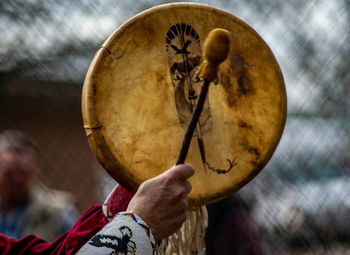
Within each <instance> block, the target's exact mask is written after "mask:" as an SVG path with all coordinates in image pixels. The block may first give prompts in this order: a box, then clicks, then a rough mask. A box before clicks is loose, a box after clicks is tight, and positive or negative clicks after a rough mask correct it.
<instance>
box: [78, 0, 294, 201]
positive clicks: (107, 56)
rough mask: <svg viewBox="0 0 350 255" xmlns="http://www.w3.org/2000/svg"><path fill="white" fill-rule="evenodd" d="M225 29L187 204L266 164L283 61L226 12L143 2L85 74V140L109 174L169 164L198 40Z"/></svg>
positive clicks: (138, 179)
mask: <svg viewBox="0 0 350 255" xmlns="http://www.w3.org/2000/svg"><path fill="white" fill-rule="evenodd" d="M214 28H223V29H226V30H228V31H229V32H230V36H231V43H230V52H229V55H228V58H227V59H226V60H225V61H224V62H223V63H222V64H221V65H220V66H219V68H218V75H217V78H216V81H215V82H213V83H212V84H211V85H210V87H209V92H208V95H207V98H206V100H205V103H204V107H203V111H202V114H201V116H200V119H199V122H198V124H197V126H196V129H195V132H194V135H193V137H192V141H191V145H190V148H189V152H188V155H187V159H186V162H188V163H191V164H192V165H193V166H194V167H195V169H196V172H195V175H194V176H193V177H191V178H190V182H191V183H192V186H193V189H192V191H191V193H190V194H189V198H190V203H191V204H192V205H203V204H207V203H210V202H214V201H217V200H219V199H222V198H224V197H226V196H229V195H230V194H232V193H234V192H235V191H237V190H238V189H239V188H241V187H242V186H243V185H244V184H246V183H247V182H249V181H250V180H251V179H252V178H253V177H254V176H256V175H257V174H258V173H259V171H260V170H261V169H262V168H263V167H264V166H265V165H266V163H267V162H268V160H269V159H270V158H271V156H272V154H273V152H274V151H275V149H276V146H277V144H278V142H279V140H280V138H281V135H282V131H283V128H284V124H285V120H286V109H287V106H286V91H285V86H284V81H283V77H282V73H281V70H280V68H279V66H278V63H277V61H276V59H275V58H274V55H273V54H272V52H271V50H270V48H269V47H268V46H267V44H266V43H265V42H264V40H263V39H262V38H261V37H260V36H259V35H258V34H257V33H256V32H255V31H254V30H253V29H252V28H251V27H250V26H248V25H247V24H246V23H244V22H243V21H241V20H240V19H238V18H236V17H235V16H233V15H232V14H230V13H228V12H225V11H222V10H219V9H216V8H213V7H209V6H207V5H202V4H193V3H175V4H166V5H162V6H157V7H154V8H151V9H149V10H147V11H144V12H142V13H140V14H138V15H136V16H135V17H133V18H132V19H130V20H129V21H127V22H126V23H124V24H123V25H122V26H121V27H119V28H118V29H117V30H116V31H115V32H114V33H113V34H112V35H111V36H110V37H109V38H108V39H107V41H106V42H105V43H104V44H103V46H101V47H100V49H99V50H98V51H97V53H96V55H95V57H94V60H93V62H92V64H91V66H90V68H89V71H88V73H87V75H86V79H85V82H84V88H83V95H82V112H83V119H84V128H85V130H86V135H87V137H88V140H89V142H90V145H91V147H92V149H93V151H94V152H95V154H96V156H97V158H98V159H99V161H100V162H101V164H102V165H103V167H104V168H105V169H106V171H108V173H109V174H110V175H111V176H112V177H113V178H114V179H115V180H116V181H118V182H119V183H120V184H122V185H123V186H124V187H126V188H128V189H130V190H132V191H136V189H137V188H138V186H139V185H140V184H141V183H142V182H143V181H145V180H147V179H149V178H152V177H154V176H156V175H158V174H160V173H162V172H163V171H164V170H166V169H168V168H170V167H171V166H173V165H174V163H175V160H176V158H177V155H178V153H179V150H180V147H181V144H182V140H183V137H184V133H185V129H186V125H187V123H188V121H189V119H190V116H191V113H192V111H193V109H194V107H195V104H196V101H197V98H198V95H199V92H200V88H201V86H202V84H203V79H202V78H201V77H200V76H199V75H198V69H199V67H200V65H201V63H202V60H203V58H202V44H203V41H204V39H205V38H206V36H207V34H208V33H209V32H210V31H211V30H212V29H214Z"/></svg>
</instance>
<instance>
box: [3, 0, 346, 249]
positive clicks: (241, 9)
mask: <svg viewBox="0 0 350 255" xmlns="http://www.w3.org/2000/svg"><path fill="white" fill-rule="evenodd" d="M168 2H170V1H157V0H137V1H136V0H118V1H116V0H101V1H93V0H76V1H55V0H30V1H29V0H28V1H23V0H6V1H0V38H1V39H0V120H1V121H0V131H3V130H6V129H14V128H15V129H19V130H22V131H24V132H25V133H26V134H28V135H29V136H30V137H32V139H33V141H35V143H36V145H37V147H38V149H39V151H40V154H41V156H42V165H43V168H44V171H43V172H42V174H41V175H40V179H41V181H42V182H43V183H45V185H47V186H48V187H50V188H54V189H60V190H66V191H69V192H71V193H72V194H73V195H74V196H75V197H76V199H77V203H78V207H79V209H80V210H81V211H84V210H86V209H87V208H88V207H90V206H91V205H92V204H94V203H99V202H101V201H103V198H104V197H105V195H106V194H107V193H108V192H109V191H110V190H111V188H112V187H113V185H114V182H113V181H112V180H111V178H109V177H108V176H107V174H106V173H105V171H104V170H103V169H102V168H101V166H100V165H99V163H98V162H97V161H96V159H95V156H94V154H93V153H92V151H91V150H90V148H89V145H88V142H87V139H86V137H85V132H84V129H83V123H82V117H81V109H80V105H81V103H80V100H81V90H82V85H83V81H84V77H85V74H86V72H87V69H88V67H89V65H90V63H91V61H92V59H93V57H94V54H95V52H96V51H97V50H98V48H99V46H100V45H101V44H102V43H103V42H104V41H105V40H106V39H107V37H108V36H109V35H110V34H111V33H112V32H113V31H114V30H115V29H117V28H118V27H119V26H120V25H121V24H122V23H124V22H125V21H127V20H128V19H129V18H131V17H132V16H134V15H135V14H137V13H139V12H141V11H143V10H145V9H148V8H150V7H153V6H155V5H159V4H164V3H168ZM193 2H199V3H205V4H209V5H212V6H215V7H218V8H221V9H224V10H226V11H229V12H231V13H232V14H234V15H235V16H237V17H238V18H240V19H242V20H243V21H245V22H246V23H248V24H249V25H250V26H252V27H253V28H254V29H255V30H256V31H257V32H258V33H259V34H260V35H261V36H262V38H263V39H264V40H265V41H266V42H267V44H268V45H269V46H270V48H271V49H272V51H273V53H274V55H275V57H276V59H277V61H278V62H279V64H280V67H281V69H282V72H283V75H284V79H285V83H286V88H287V96H288V117H287V122H286V126H285V130H284V133H283V136H282V139H281V142H280V144H279V146H278V148H277V150H276V152H275V154H274V156H273V157H272V159H271V161H270V162H269V164H268V165H267V166H266V167H265V169H264V170H263V171H262V172H261V173H260V174H259V175H258V176H257V177H256V178H255V179H254V181H252V182H251V183H250V184H248V185H247V186H246V187H244V188H243V189H242V190H241V191H240V192H238V194H237V195H236V196H235V198H234V199H238V200H239V201H241V202H240V203H241V204H244V208H245V210H246V211H247V212H248V214H249V217H250V222H251V224H252V225H253V227H254V229H256V231H257V232H256V233H258V235H259V236H260V238H259V242H261V243H262V247H263V249H264V250H265V253H266V254H350V195H349V194H350V182H349V180H350V179H349V173H350V172H349V170H350V169H349V166H350V150H349V148H350V124H349V121H348V120H349V119H350V100H349V98H348V97H350V84H349V83H350V72H349V70H350V1H348V0H334V1H328V0H309V1H302V0H293V1H291V0H289V1H280V0H246V1H238V0H216V1H214V0H212V1H210V0H207V1H193ZM87 194H88V195H87ZM230 201H232V199H231V200H230V199H229V200H226V202H227V203H229V204H230ZM232 203H234V202H232ZM217 208H221V209H220V210H222V211H228V209H227V207H225V206H221V207H220V206H219V207H217ZM217 208H215V209H211V208H209V212H210V213H214V214H215V212H214V211H215V210H217ZM222 211H221V212H222ZM213 224H214V223H210V227H211V226H212V225H213ZM209 230H210V229H209ZM221 234H223V235H225V236H229V235H230V233H229V232H228V233H225V232H223V229H222V230H221ZM213 238H214V237H213ZM213 254H215V253H213ZM221 254H250V253H230V252H227V253H225V252H224V253H221ZM251 254H253V253H251Z"/></svg>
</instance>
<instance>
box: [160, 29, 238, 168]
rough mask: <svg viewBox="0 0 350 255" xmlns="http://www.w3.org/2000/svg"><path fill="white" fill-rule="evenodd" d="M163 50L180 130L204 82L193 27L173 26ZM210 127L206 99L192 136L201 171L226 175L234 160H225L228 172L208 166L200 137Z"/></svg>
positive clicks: (209, 114) (191, 110) (187, 119)
mask: <svg viewBox="0 0 350 255" xmlns="http://www.w3.org/2000/svg"><path fill="white" fill-rule="evenodd" d="M166 50H167V53H168V62H169V67H170V73H171V79H172V84H173V87H174V92H175V93H174V94H175V105H176V110H177V114H178V118H179V122H180V125H181V126H182V127H183V128H186V126H187V123H188V122H189V120H190V118H191V115H192V112H193V110H194V108H195V105H196V103H197V97H198V95H199V94H200V90H201V87H202V86H203V83H204V80H203V79H201V78H200V77H199V76H198V70H199V66H200V64H201V63H202V49H201V45H200V39H199V36H198V34H197V32H196V31H195V30H194V29H193V27H192V26H190V25H188V24H185V23H181V24H175V25H173V26H172V27H171V28H170V29H169V30H168V32H167V34H166ZM211 127H212V118H211V112H210V105H209V99H208V97H207V98H206V100H205V102H204V105H203V110H202V113H201V115H200V118H199V121H198V123H197V127H196V131H195V134H194V136H197V141H198V146H199V150H200V154H201V158H202V162H203V166H204V169H205V170H207V168H208V169H210V170H212V171H214V172H216V173H218V174H225V173H227V172H229V171H230V170H231V169H232V167H233V166H234V165H235V164H236V163H235V159H233V160H229V159H227V161H228V163H229V167H228V168H227V169H220V168H216V167H214V166H212V165H211V164H209V163H208V161H207V159H206V153H205V147H204V141H203V138H202V135H203V134H205V133H206V132H208V131H209V130H210V129H211Z"/></svg>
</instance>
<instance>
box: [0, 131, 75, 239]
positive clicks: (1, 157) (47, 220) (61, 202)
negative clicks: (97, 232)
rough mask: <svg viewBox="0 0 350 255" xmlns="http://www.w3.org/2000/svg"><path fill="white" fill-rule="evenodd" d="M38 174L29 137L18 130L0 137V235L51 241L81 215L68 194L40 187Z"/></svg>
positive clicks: (33, 147)
mask: <svg viewBox="0 0 350 255" xmlns="http://www.w3.org/2000/svg"><path fill="white" fill-rule="evenodd" d="M40 170H41V169H40V159H39V155H38V152H37V150H36V148H35V146H34V145H33V144H32V143H31V141H30V139H29V138H28V137H26V136H25V135H24V134H23V133H22V132H20V131H18V130H8V131H4V132H3V133H2V134H0V233H2V234H4V235H6V236H8V237H11V238H15V239H19V238H22V237H23V236H25V235H28V234H35V235H37V236H40V237H41V238H44V239H46V240H48V241H52V240H54V239H55V238H56V237H57V236H59V235H60V234H62V233H64V232H66V231H68V230H69V229H70V228H71V227H72V226H73V224H74V222H75V221H76V219H77V218H78V216H79V215H80V212H79V210H78V209H77V207H76V205H75V202H74V198H73V196H72V195H71V194H70V193H68V192H65V191H59V190H52V189H49V188H47V187H45V186H44V185H43V184H42V183H40V181H39V180H38V176H39V174H40Z"/></svg>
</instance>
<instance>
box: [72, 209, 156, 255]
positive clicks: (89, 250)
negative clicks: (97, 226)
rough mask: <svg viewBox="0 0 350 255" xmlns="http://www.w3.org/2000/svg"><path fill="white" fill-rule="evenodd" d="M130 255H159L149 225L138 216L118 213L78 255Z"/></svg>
mask: <svg viewBox="0 0 350 255" xmlns="http://www.w3.org/2000/svg"><path fill="white" fill-rule="evenodd" d="M118 252H119V253H122V254H128V255H137V254H150V255H157V250H156V246H155V241H154V237H153V235H152V233H151V230H150V228H149V227H148V226H147V224H146V223H145V222H144V221H143V220H142V219H141V218H140V217H139V216H137V215H135V214H133V213H129V212H120V213H118V214H117V215H116V216H115V217H114V218H113V220H112V221H111V222H110V223H109V224H107V225H106V226H105V227H104V228H103V229H102V230H101V231H100V232H98V233H97V234H96V235H95V236H93V237H92V238H91V239H90V240H89V241H88V242H87V243H86V244H85V245H84V246H83V247H82V249H81V250H80V251H79V252H78V253H77V254H78V255H89V254H106V255H107V254H108V255H109V254H113V253H118Z"/></svg>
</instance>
